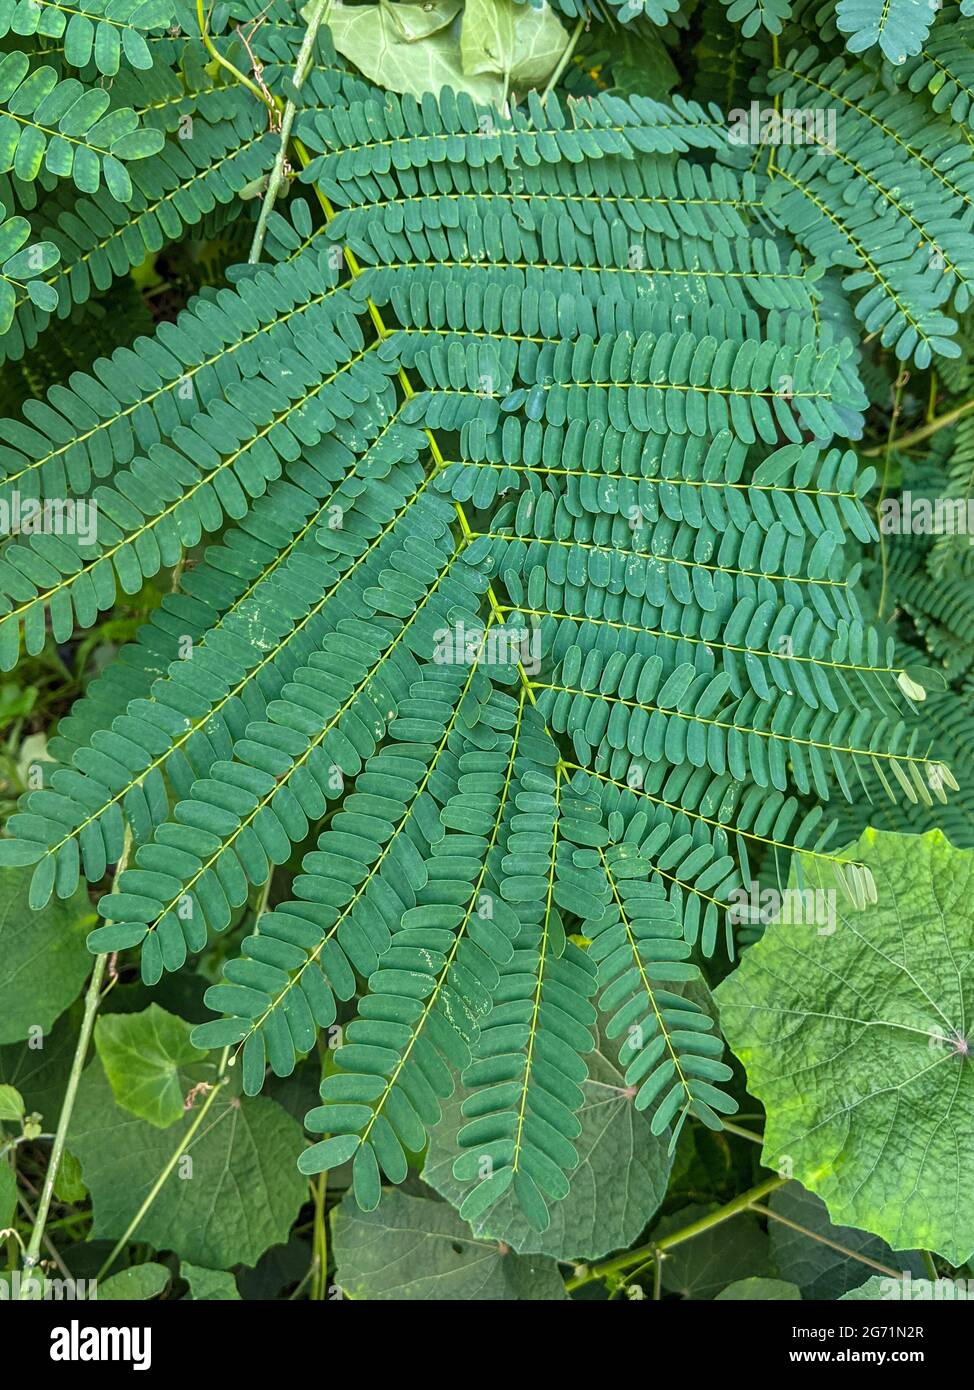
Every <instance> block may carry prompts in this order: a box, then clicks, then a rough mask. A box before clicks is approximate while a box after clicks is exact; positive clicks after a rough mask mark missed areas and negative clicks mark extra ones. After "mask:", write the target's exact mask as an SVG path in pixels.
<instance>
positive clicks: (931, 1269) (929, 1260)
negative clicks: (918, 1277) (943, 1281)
mask: <svg viewBox="0 0 974 1390" xmlns="http://www.w3.org/2000/svg"><path fill="white" fill-rule="evenodd" d="M920 1254H921V1255H922V1256H923V1263H924V1264H925V1265H926V1268H927V1274H928V1275H929V1276H930V1278H931V1280H932V1281H933V1283H936V1282H937V1280H938V1279H939V1278H940V1275H939V1274H938V1273H937V1266H936V1264H935V1263H934V1258H933V1256H932V1255H931V1253H930V1251H929V1250H921V1251H920Z"/></svg>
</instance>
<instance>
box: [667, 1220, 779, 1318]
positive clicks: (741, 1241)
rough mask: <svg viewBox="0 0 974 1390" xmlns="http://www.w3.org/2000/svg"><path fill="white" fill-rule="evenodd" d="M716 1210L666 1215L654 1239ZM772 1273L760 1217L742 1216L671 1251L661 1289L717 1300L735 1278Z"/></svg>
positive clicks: (768, 1247)
mask: <svg viewBox="0 0 974 1390" xmlns="http://www.w3.org/2000/svg"><path fill="white" fill-rule="evenodd" d="M716 1210H717V1207H716V1205H711V1206H690V1207H682V1208H681V1209H680V1210H679V1211H676V1212H671V1213H670V1215H669V1216H666V1217H664V1219H663V1220H662V1221H661V1222H660V1223H659V1224H658V1225H657V1227H656V1228H655V1230H654V1232H653V1236H654V1237H656V1236H664V1235H670V1234H672V1233H673V1232H674V1231H680V1230H682V1229H683V1227H684V1226H689V1225H691V1224H692V1223H693V1222H695V1221H699V1220H700V1218H701V1217H703V1216H707V1215H709V1213H710V1212H712V1211H716ZM774 1273H775V1269H774V1265H773V1264H772V1262H771V1251H770V1246H769V1243H768V1237H767V1236H766V1235H765V1233H764V1232H763V1231H762V1230H761V1227H760V1226H759V1225H758V1220H757V1217H756V1216H752V1215H751V1214H750V1212H742V1213H741V1215H740V1216H732V1217H731V1218H730V1220H729V1221H726V1222H721V1223H720V1225H718V1226H712V1227H710V1228H709V1229H708V1230H705V1231H701V1233H700V1234H699V1235H697V1236H694V1237H693V1238H692V1239H691V1240H686V1241H682V1242H681V1243H680V1244H679V1245H674V1246H673V1248H672V1250H667V1252H666V1259H665V1260H664V1261H663V1287H664V1288H665V1289H668V1290H669V1291H670V1293H678V1294H681V1295H682V1297H683V1298H690V1299H707V1298H716V1297H717V1294H718V1293H720V1291H721V1289H724V1288H726V1287H727V1285H728V1284H732V1283H734V1282H735V1281H737V1280H740V1279H749V1278H765V1277H766V1276H769V1275H773V1274H774Z"/></svg>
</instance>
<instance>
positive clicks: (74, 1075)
mask: <svg viewBox="0 0 974 1390" xmlns="http://www.w3.org/2000/svg"><path fill="white" fill-rule="evenodd" d="M131 848H132V831H131V829H130V828H129V827H128V826H126V828H125V840H124V843H123V845H122V854H121V857H120V859H119V861H118V864H117V865H116V867H115V885H117V884H118V880H119V879H120V878H121V876H122V874H123V873H124V871H125V866H126V864H127V863H128V858H129V852H130V850H131ZM112 892H115V886H113V888H112ZM107 966H108V956H107V955H105V956H98V957H97V959H96V960H95V968H94V969H93V970H92V972H91V979H90V980H89V981H88V989H87V991H86V993H85V1010H84V1016H83V1018H82V1020H81V1032H80V1033H79V1035H78V1042H77V1045H76V1047H75V1049H74V1057H73V1059H72V1061H71V1072H70V1075H69V1076H68V1085H67V1090H66V1091H65V1093H64V1101H63V1103H62V1105H61V1113H60V1115H59V1116H58V1122H57V1129H56V1130H55V1131H54V1144H53V1147H52V1148H51V1158H50V1161H49V1163H48V1165H47V1172H46V1173H45V1175H44V1186H43V1188H42V1189H41V1200H40V1202H39V1203H38V1207H37V1216H36V1218H35V1220H34V1225H33V1229H32V1230H31V1233H30V1241H29V1242H28V1245H27V1253H26V1255H25V1256H24V1265H23V1271H22V1273H23V1280H22V1283H21V1288H20V1297H21V1299H24V1298H26V1297H27V1293H26V1290H27V1288H28V1285H29V1281H30V1278H31V1275H32V1274H33V1271H34V1269H35V1267H36V1265H37V1262H38V1260H39V1259H40V1254H41V1244H42V1243H43V1240H44V1228H45V1226H46V1224H47V1218H48V1214H49V1212H50V1210H51V1200H52V1198H53V1196H54V1184H55V1182H56V1181H57V1175H58V1171H59V1169H60V1167H61V1159H62V1158H63V1157H64V1146H65V1144H66V1142H67V1138H68V1128H69V1127H70V1124H71V1116H72V1115H73V1114H74V1103H75V1101H76V1099H77V1096H78V1085H79V1083H80V1081H81V1073H82V1072H83V1071H84V1066H85V1059H86V1058H87V1056H88V1045H89V1043H90V1042H91V1034H92V1030H93V1029H94V1026H95V1015H96V1014H97V1012H98V1005H99V1003H100V1002H101V987H102V984H103V982H104V979H105V970H106V968H107Z"/></svg>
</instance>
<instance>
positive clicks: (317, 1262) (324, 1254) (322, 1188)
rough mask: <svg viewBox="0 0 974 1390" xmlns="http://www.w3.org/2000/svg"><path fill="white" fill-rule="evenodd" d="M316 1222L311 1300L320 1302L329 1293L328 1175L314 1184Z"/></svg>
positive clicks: (323, 1175) (324, 1174) (322, 1176)
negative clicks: (326, 1205)
mask: <svg viewBox="0 0 974 1390" xmlns="http://www.w3.org/2000/svg"><path fill="white" fill-rule="evenodd" d="M313 1193H314V1204H315V1220H314V1239H313V1242H312V1248H313V1250H314V1266H313V1269H314V1273H313V1275H312V1280H311V1298H312V1300H313V1301H314V1302H320V1301H321V1300H322V1299H324V1298H325V1297H326V1295H327V1293H328V1215H327V1211H326V1207H325V1199H326V1197H327V1194H328V1174H327V1173H322V1174H321V1176H320V1177H319V1179H318V1181H317V1182H316V1183H314V1184H313Z"/></svg>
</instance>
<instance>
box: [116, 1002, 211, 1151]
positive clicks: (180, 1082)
mask: <svg viewBox="0 0 974 1390" xmlns="http://www.w3.org/2000/svg"><path fill="white" fill-rule="evenodd" d="M191 1031H192V1025H191V1024H189V1023H186V1022H185V1021H184V1020H183V1019H181V1018H177V1017H176V1015H175V1014H169V1013H166V1011H165V1009H160V1008H159V1006H158V1004H150V1005H149V1007H148V1008H147V1009H146V1010H144V1012H142V1013H140V1014H106V1015H104V1017H102V1018H100V1019H99V1020H98V1022H97V1023H96V1024H95V1047H96V1048H97V1049H98V1056H99V1057H100V1058H101V1062H102V1066H103V1067H104V1068H105V1075H106V1076H107V1077H108V1080H109V1082H110V1083H111V1088H112V1094H113V1095H114V1097H115V1100H116V1102H117V1103H118V1104H119V1105H120V1106H121V1107H122V1109H123V1110H128V1111H129V1112H130V1113H131V1114H133V1115H136V1116H138V1118H139V1119H141V1120H148V1121H149V1123H150V1124H151V1125H155V1126H157V1127H158V1128H159V1129H165V1128H166V1127H167V1126H168V1125H171V1124H174V1123H175V1122H176V1120H178V1119H179V1118H180V1116H181V1115H182V1114H183V1106H184V1104H185V1100H186V1096H187V1094H188V1093H189V1091H190V1089H191V1088H192V1086H193V1085H194V1084H195V1083H197V1082H199V1081H205V1080H212V1079H213V1064H212V1063H209V1062H207V1061H206V1053H205V1052H201V1051H200V1050H199V1048H198V1047H194V1046H193V1044H192V1043H191V1042H190V1040H189V1035H190V1033H191Z"/></svg>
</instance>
